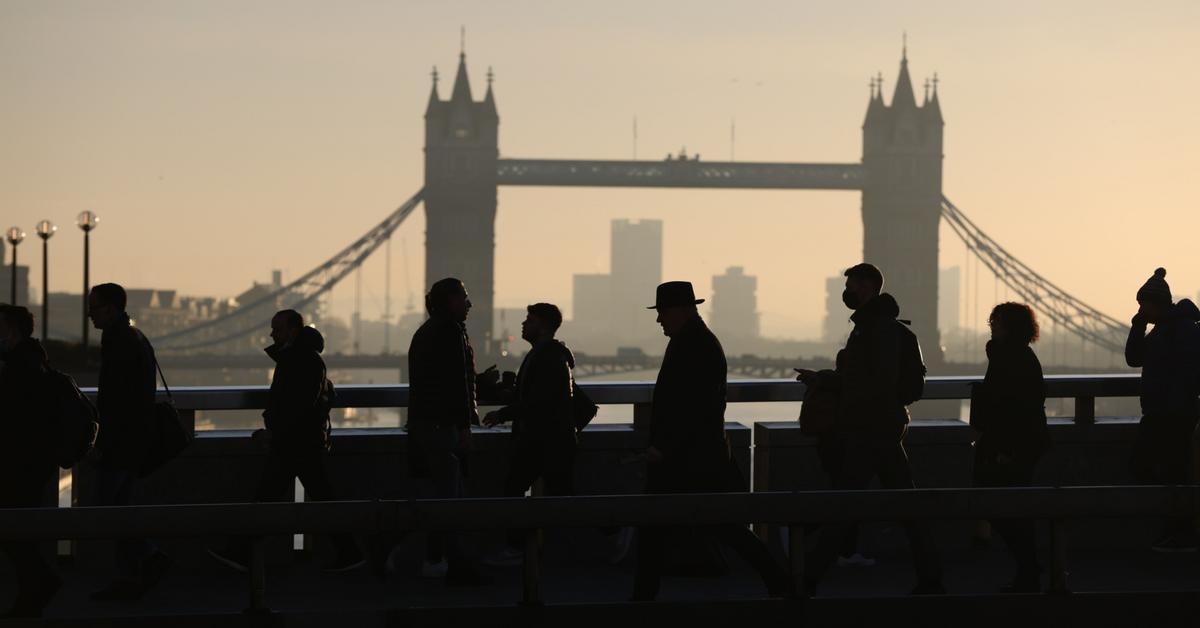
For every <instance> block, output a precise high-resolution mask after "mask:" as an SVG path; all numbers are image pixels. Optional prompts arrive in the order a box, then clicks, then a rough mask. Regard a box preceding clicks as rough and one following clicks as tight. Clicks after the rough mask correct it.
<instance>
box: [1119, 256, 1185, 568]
mask: <svg viewBox="0 0 1200 628" xmlns="http://www.w3.org/2000/svg"><path fill="white" fill-rule="evenodd" d="M1166 277H1167V271H1166V270H1165V269H1162V268H1159V269H1157V270H1155V271H1154V275H1153V276H1152V277H1150V279H1148V280H1147V281H1146V283H1145V285H1143V286H1142V288H1141V289H1140V290H1138V292H1137V302H1138V312H1137V314H1136V315H1134V317H1133V324H1132V326H1131V327H1130V330H1129V339H1128V340H1127V341H1126V343H1125V362H1126V363H1128V364H1129V366H1132V367H1135V368H1137V367H1141V369H1142V392H1141V402H1142V420H1141V423H1139V424H1138V439H1137V443H1136V444H1135V445H1134V453H1133V470H1134V474H1135V475H1136V476H1137V479H1138V480H1139V481H1140V482H1143V483H1145V484H1176V485H1178V484H1190V483H1192V482H1193V481H1194V478H1193V473H1192V471H1191V459H1192V452H1191V448H1192V435H1193V433H1194V432H1195V430H1196V419H1197V414H1198V413H1197V406H1196V397H1197V393H1200V390H1198V383H1200V327H1198V326H1197V324H1196V323H1197V321H1198V320H1200V310H1198V309H1197V308H1196V305H1195V304H1194V303H1192V302H1191V301H1189V300H1187V299H1181V300H1180V301H1179V302H1178V303H1173V302H1172V301H1173V299H1172V297H1171V288H1170V286H1168V285H1167V280H1166ZM1147 325H1153V326H1154V329H1152V330H1150V333H1146V326H1147ZM1152 547H1153V549H1154V550H1155V551H1160V552H1194V551H1196V548H1197V539H1196V530H1195V527H1194V525H1193V523H1192V520H1191V519H1190V518H1188V517H1180V518H1178V519H1173V520H1171V521H1169V522H1167V525H1166V527H1165V529H1164V530H1163V533H1162V536H1161V537H1159V539H1158V540H1157V541H1155V543H1154V545H1153V546H1152Z"/></svg>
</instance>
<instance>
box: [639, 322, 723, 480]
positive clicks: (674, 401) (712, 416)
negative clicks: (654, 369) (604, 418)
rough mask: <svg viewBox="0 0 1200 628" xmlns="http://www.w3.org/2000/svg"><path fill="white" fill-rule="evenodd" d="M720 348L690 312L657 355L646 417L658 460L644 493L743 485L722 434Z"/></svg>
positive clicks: (651, 443)
mask: <svg viewBox="0 0 1200 628" xmlns="http://www.w3.org/2000/svg"><path fill="white" fill-rule="evenodd" d="M726 370H727V365H726V362H725V351H724V349H722V348H721V343H720V341H719V340H717V337H716V336H714V335H713V333H712V332H711V331H709V329H708V326H707V325H705V324H704V321H703V320H701V319H700V317H699V316H696V317H695V318H693V319H692V320H690V321H688V323H687V324H686V325H685V326H684V328H683V329H681V330H680V331H679V333H677V334H675V335H674V336H672V337H671V341H670V342H669V343H667V350H666V352H665V354H664V355H663V362H662V367H661V368H660V369H659V371H658V380H657V381H656V382H655V384H654V400H653V407H652V410H651V420H650V445H651V446H652V447H654V448H656V449H658V450H659V451H660V452H662V455H663V459H662V461H661V462H657V463H652V464H650V465H649V466H648V469H647V478H646V490H647V492H649V493H676V492H678V493H686V492H718V491H737V490H743V488H744V487H743V485H742V480H741V478H740V476H739V474H738V471H737V467H735V466H734V464H733V461H732V459H731V458H730V454H729V441H728V438H727V436H726V434H725V387H726Z"/></svg>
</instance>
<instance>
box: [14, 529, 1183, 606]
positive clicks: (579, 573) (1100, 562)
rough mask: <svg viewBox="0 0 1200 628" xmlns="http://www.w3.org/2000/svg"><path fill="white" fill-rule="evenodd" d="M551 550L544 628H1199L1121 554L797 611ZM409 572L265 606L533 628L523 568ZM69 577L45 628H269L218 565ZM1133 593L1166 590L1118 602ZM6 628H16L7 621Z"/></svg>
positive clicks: (889, 573) (1179, 566)
mask: <svg viewBox="0 0 1200 628" xmlns="http://www.w3.org/2000/svg"><path fill="white" fill-rule="evenodd" d="M894 533H895V534H899V532H898V531H895V532H894ZM548 539H549V540H548V542H547V562H548V564H547V565H546V570H545V579H544V593H545V599H546V601H547V606H546V607H544V608H543V609H540V610H539V611H537V612H538V613H542V614H544V615H543V616H542V617H543V618H544V619H546V620H547V623H546V625H600V624H606V625H611V622H616V621H622V620H625V621H628V620H629V619H630V617H632V618H635V619H645V618H647V617H650V616H651V615H652V614H654V613H663V614H664V615H665V616H668V617H670V618H671V619H672V620H679V619H685V618H688V617H693V618H696V619H700V618H704V619H705V620H711V619H715V618H728V619H730V620H739V621H738V625H744V626H765V625H777V624H778V625H783V624H784V623H787V625H793V626H794V625H798V623H797V622H796V621H795V618H796V616H797V614H798V613H800V614H803V615H805V616H806V617H807V618H808V619H809V620H810V622H809V623H810V625H821V626H843V625H845V626H854V625H864V624H866V623H868V622H869V623H876V622H878V621H880V619H881V618H888V619H889V621H890V623H889V625H892V626H901V625H911V624H910V621H909V620H911V622H912V624H915V623H916V622H917V621H918V620H919V621H920V622H921V623H922V624H923V625H947V626H968V625H970V626H989V625H1006V626H1011V625H1013V624H1012V623H1010V622H1013V621H1018V620H1019V621H1020V622H1021V623H1022V624H1026V625H1043V623H1042V622H1045V625H1052V624H1057V625H1060V626H1061V625H1089V626H1107V625H1122V626H1138V625H1147V626H1148V625H1156V626H1172V625H1181V626H1182V625H1195V623H1194V621H1195V619H1196V618H1195V616H1189V615H1188V613H1189V612H1190V611H1189V610H1188V609H1196V608H1198V606H1197V605H1196V603H1195V592H1197V591H1200V569H1197V567H1198V566H1200V556H1197V555H1195V554H1191V555H1189V554H1174V555H1163V554H1155V553H1153V552H1150V551H1148V550H1140V551H1139V550H1122V551H1117V552H1112V553H1109V554H1106V555H1101V554H1097V553H1095V552H1091V553H1087V554H1079V555H1072V556H1071V585H1072V587H1073V588H1075V589H1077V590H1079V591H1088V593H1077V594H1071V595H1066V596H1054V595H1023V596H995V595H991V594H994V593H995V591H996V589H997V587H998V586H999V585H1000V584H1002V583H1003V581H1004V578H1005V576H1006V575H1007V574H1008V573H1009V570H1010V569H1011V564H1010V562H1009V561H1008V559H1007V556H1006V555H1005V553H1004V552H1003V550H1002V548H1001V547H999V546H998V545H997V546H995V547H991V548H986V549H976V548H970V547H968V544H967V543H958V544H957V546H956V547H950V546H948V544H943V545H944V547H943V550H944V561H945V567H946V575H947V578H946V583H947V588H948V589H949V593H950V595H948V596H937V597H929V598H913V597H910V596H907V595H905V593H906V591H907V588H908V586H909V585H910V584H911V581H912V570H911V567H910V566H909V563H908V561H907V559H906V558H905V557H904V556H898V555H886V554H885V555H883V556H881V557H880V562H879V564H878V565H876V566H874V567H838V568H835V569H834V570H832V571H831V573H830V575H829V577H828V578H827V579H826V582H825V583H824V585H823V587H822V589H821V591H820V594H819V596H818V597H817V598H814V599H811V600H807V601H805V602H803V605H804V606H803V608H802V609H801V608H798V607H796V606H794V605H795V604H797V602H789V601H780V600H763V599H761V597H760V596H761V587H760V585H759V584H758V582H757V579H756V578H755V577H754V575H753V574H752V573H751V572H750V571H749V569H748V568H746V567H745V566H744V565H742V564H740V563H739V562H737V561H736V560H731V561H730V566H731V570H732V573H731V574H730V575H728V576H724V577H668V578H665V579H664V586H663V592H662V595H661V596H660V600H661V602H660V603H658V604H656V605H654V606H653V607H647V606H645V605H626V604H621V603H620V602H622V601H623V599H624V598H625V597H626V596H627V595H628V593H629V590H630V587H631V583H632V560H630V559H627V560H625V561H624V562H623V563H622V564H619V565H607V564H604V563H602V562H597V561H592V562H585V561H581V560H572V559H568V560H563V559H562V556H565V555H570V554H571V545H572V541H571V539H568V538H565V537H555V536H553V535H551V536H550V537H548ZM556 556H557V557H558V560H555V557H556ZM631 556H632V554H631ZM401 571H402V574H393V575H391V576H389V577H388V579H387V580H386V581H382V582H381V581H379V580H377V579H376V578H375V577H373V576H372V575H371V574H370V573H369V571H368V570H366V569H360V570H358V571H356V572H351V573H347V574H340V575H324V574H321V573H319V571H318V569H317V567H316V566H315V565H313V564H312V563H311V562H297V563H295V564H293V565H290V566H278V567H273V568H272V569H271V570H270V572H269V574H268V577H269V581H270V588H269V593H268V602H269V605H270V607H271V609H272V610H273V611H274V613H275V615H274V616H273V618H272V621H271V622H270V624H269V625H304V626H328V625H341V626H351V625H352V626H393V625H394V626H400V625H405V626H411V625H440V626H455V625H471V626H488V625H514V624H520V625H529V623H528V619H529V615H527V614H526V613H529V612H530V609H528V608H526V609H524V610H522V609H520V608H519V607H518V606H517V604H516V603H515V602H514V601H515V600H518V599H519V598H520V595H521V583H520V569H519V568H511V569H500V568H491V569H489V570H488V571H489V573H490V574H491V575H493V576H494V577H495V582H494V583H493V584H492V585H489V586H486V587H481V588H471V589H461V588H446V587H445V586H443V585H442V584H441V583H440V582H437V581H427V580H422V579H421V578H419V577H416V575H415V572H416V564H415V563H406V564H404V565H402V567H401ZM409 574H411V575H409ZM63 575H64V577H65V578H66V579H67V581H68V584H67V586H66V587H65V588H64V590H63V591H61V592H60V593H59V596H58V598H57V599H56V600H55V602H54V604H53V605H52V606H51V607H50V609H49V610H48V612H47V617H46V619H45V620H44V621H43V622H42V624H41V625H61V626H105V625H111V626H141V625H163V624H167V623H169V624H170V625H173V626H191V625H215V624H220V625H223V626H226V627H231V626H240V625H263V624H259V623H255V621H254V618H253V617H252V616H247V615H244V614H243V613H242V612H241V611H240V609H241V608H243V607H244V605H245V601H246V590H245V578H244V576H241V575H237V574H233V573H232V572H229V571H227V570H225V569H223V568H222V567H220V566H218V565H216V564H215V563H214V564H213V565H211V566H208V567H200V568H195V569H191V570H187V571H183V570H175V571H172V572H169V573H168V575H167V577H166V578H165V579H164V580H163V582H162V584H161V585H160V587H159V588H158V589H156V590H154V591H153V592H152V593H151V594H150V595H148V596H147V598H146V599H145V600H143V601H142V602H141V603H138V604H136V605H130V604H118V603H97V602H91V601H90V600H89V599H88V597H87V593H88V591H90V590H91V589H92V588H96V587H98V586H100V585H101V584H103V580H102V578H101V575H100V574H98V573H78V572H76V571H74V570H73V569H71V568H70V567H69V566H68V567H66V568H64V570H63ZM6 576H7V574H6ZM4 588H5V589H9V587H7V586H5V587H4ZM1129 590H1137V591H1156V592H1157V593H1137V594H1121V593H1117V592H1120V591H1129ZM863 598H868V599H863ZM0 603H6V601H5V602H0ZM789 605H791V606H789ZM631 613H632V615H630V614H631ZM553 618H557V619H553ZM748 618H750V619H749V620H748ZM785 618H790V619H785ZM968 618H970V619H968ZM897 619H900V621H899V622H897V621H896V620H897ZM1151 619H1153V621H1151ZM589 620H591V621H589ZM1064 620H1065V621H1064ZM930 622H932V623H930ZM705 623H706V624H707V623H708V621H706V622H705ZM635 624H636V622H635ZM2 625H7V624H6V623H5V622H3V621H2V620H0V626H2Z"/></svg>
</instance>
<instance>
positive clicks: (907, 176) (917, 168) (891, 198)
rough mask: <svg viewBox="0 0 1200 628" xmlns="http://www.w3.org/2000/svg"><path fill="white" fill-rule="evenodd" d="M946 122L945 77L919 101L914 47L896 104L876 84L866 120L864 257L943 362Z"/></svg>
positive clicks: (929, 353) (928, 355) (932, 359)
mask: <svg viewBox="0 0 1200 628" xmlns="http://www.w3.org/2000/svg"><path fill="white" fill-rule="evenodd" d="M943 126H944V123H943V120H942V112H941V106H940V104H939V103H938V94H937V78H936V76H935V78H934V81H933V83H932V91H931V90H930V89H929V85H928V84H927V86H926V90H925V98H924V100H923V102H922V104H921V105H918V104H917V99H916V95H915V94H914V93H913V86H912V80H911V78H910V77H909V74H908V51H907V46H906V47H905V50H904V52H903V54H902V55H901V59H900V74H899V76H898V77H897V78H896V87H895V90H894V92H893V93H892V102H891V104H890V105H886V104H884V101H883V79H882V77H880V78H879V79H878V81H873V87H872V89H871V101H870V103H869V104H868V105H867V115H866V120H865V121H864V122H863V158H862V163H863V166H864V168H865V170H866V180H865V182H864V187H863V194H862V217H863V260H864V261H867V262H870V263H872V264H875V265H876V266H878V267H879V268H880V270H882V271H883V274H884V277H885V278H886V284H887V285H886V286H885V290H887V291H888V292H890V293H892V294H893V295H894V296H895V297H896V299H897V300H898V301H899V302H900V318H903V319H911V320H912V323H913V329H914V331H916V333H917V335H918V337H919V338H920V339H921V348H922V349H923V351H924V353H925V360H926V362H927V363H929V364H930V365H931V366H932V365H938V364H940V363H941V362H942V360H943V354H942V350H941V338H940V336H939V334H938V308H937V303H938V226H939V223H940V220H941V203H942V127H943Z"/></svg>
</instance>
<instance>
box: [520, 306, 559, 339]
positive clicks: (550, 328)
mask: <svg viewBox="0 0 1200 628" xmlns="http://www.w3.org/2000/svg"><path fill="white" fill-rule="evenodd" d="M561 326H562V311H560V310H559V309H558V306H557V305H554V304H551V303H534V304H533V305H530V306H529V307H527V308H525V321H524V322H523V323H521V338H523V339H525V340H527V341H528V342H529V344H533V343H535V342H537V341H539V340H542V339H544V338H553V337H554V334H555V333H556V332H557V331H558V328H559V327H561Z"/></svg>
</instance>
